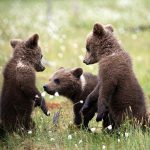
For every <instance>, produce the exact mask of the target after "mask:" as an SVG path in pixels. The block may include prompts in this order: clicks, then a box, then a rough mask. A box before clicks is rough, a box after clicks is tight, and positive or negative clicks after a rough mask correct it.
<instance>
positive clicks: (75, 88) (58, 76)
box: [43, 67, 98, 129]
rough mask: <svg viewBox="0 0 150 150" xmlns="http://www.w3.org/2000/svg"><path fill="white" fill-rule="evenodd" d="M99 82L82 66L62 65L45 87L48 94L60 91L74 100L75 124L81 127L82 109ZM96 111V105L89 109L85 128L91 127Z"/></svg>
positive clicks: (84, 122) (84, 123)
mask: <svg viewBox="0 0 150 150" xmlns="http://www.w3.org/2000/svg"><path fill="white" fill-rule="evenodd" d="M97 82H98V79H97V76H95V75H92V74H91V73H83V70H82V68H74V69H65V68H63V67H61V68H59V69H58V70H57V71H56V72H55V73H54V74H53V75H52V77H51V78H50V79H49V82H48V83H47V84H46V85H44V86H43V88H44V90H45V91H46V92H47V93H48V94H51V95H54V94H55V92H58V93H59V95H62V96H65V97H67V98H68V99H70V100H71V101H72V103H73V104H74V105H73V111H74V124H75V125H77V126H78V127H80V125H81V124H82V116H81V114H80V109H81V108H82V106H83V104H84V102H85V99H86V97H87V96H88V95H89V94H90V93H91V92H92V90H93V89H94V88H95V86H96V84H97ZM96 111H97V107H96V105H95V106H94V107H91V109H89V110H88V112H87V113H86V115H85V116H84V119H83V126H82V127H83V128H86V129H89V128H88V123H89V121H90V120H91V119H92V118H93V117H94V115H95V113H96Z"/></svg>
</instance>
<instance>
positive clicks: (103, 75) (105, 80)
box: [81, 24, 147, 127]
mask: <svg viewBox="0 0 150 150" xmlns="http://www.w3.org/2000/svg"><path fill="white" fill-rule="evenodd" d="M86 49H87V52H86V56H85V59H84V63H86V64H87V65H89V64H94V63H97V62H98V63H99V75H98V76H99V81H98V85H97V88H95V90H94V91H93V92H92V93H91V94H90V95H89V96H88V97H87V99H86V102H85V104H84V106H83V108H82V110H81V112H83V113H84V112H85V111H86V109H90V108H91V107H92V104H93V103H95V102H96V101H97V99H98V115H97V121H100V120H102V118H103V113H104V112H105V111H106V107H107V108H108V111H109V113H110V116H111V120H112V122H113V123H112V124H113V126H114V127H118V126H120V124H121V123H122V121H124V119H125V117H126V116H128V117H129V118H134V119H136V120H137V121H140V122H141V121H142V120H143V119H144V120H145V119H146V118H147V110H146V105H145V99H144V94H143V91H142V89H141V87H140V85H139V83H138V81H137V79H136V77H135V74H134V72H133V69H132V63H131V58H130V56H129V55H128V54H127V52H126V51H124V50H123V48H122V47H121V46H120V44H119V42H118V40H117V39H116V38H115V36H114V34H113V28H112V26H111V25H107V26H104V25H101V24H95V25H94V28H93V32H92V33H91V34H90V35H89V36H88V38H87V43H86Z"/></svg>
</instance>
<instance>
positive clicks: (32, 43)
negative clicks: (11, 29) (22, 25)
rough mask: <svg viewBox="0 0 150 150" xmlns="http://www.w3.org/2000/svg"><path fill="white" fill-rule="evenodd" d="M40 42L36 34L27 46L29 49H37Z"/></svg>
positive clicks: (28, 41)
mask: <svg viewBox="0 0 150 150" xmlns="http://www.w3.org/2000/svg"><path fill="white" fill-rule="evenodd" d="M38 40H39V35H38V34H34V35H32V36H31V37H30V38H29V39H28V40H27V41H26V46H27V47H29V48H35V47H37V46H38Z"/></svg>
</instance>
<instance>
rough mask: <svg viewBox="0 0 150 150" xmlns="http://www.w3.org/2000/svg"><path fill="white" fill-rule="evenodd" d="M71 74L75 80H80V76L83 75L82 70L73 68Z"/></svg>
mask: <svg viewBox="0 0 150 150" xmlns="http://www.w3.org/2000/svg"><path fill="white" fill-rule="evenodd" d="M71 73H72V74H73V75H74V76H75V77H76V78H80V76H81V75H82V73H83V69H82V68H75V69H73V70H72V71H71Z"/></svg>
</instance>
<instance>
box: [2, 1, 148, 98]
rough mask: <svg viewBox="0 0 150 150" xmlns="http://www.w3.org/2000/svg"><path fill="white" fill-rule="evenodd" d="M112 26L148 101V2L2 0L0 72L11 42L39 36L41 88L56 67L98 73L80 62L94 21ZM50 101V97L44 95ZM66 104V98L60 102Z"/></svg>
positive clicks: (6, 58)
mask: <svg viewBox="0 0 150 150" xmlns="http://www.w3.org/2000/svg"><path fill="white" fill-rule="evenodd" d="M96 22H99V23H103V24H112V25H113V27H114V30H115V34H116V35H117V37H118V39H119V40H120V41H121V42H122V46H123V47H124V48H125V50H126V51H128V52H129V54H130V55H131V57H132V59H133V67H134V71H135V73H136V76H137V78H138V79H139V82H140V84H141V86H142V87H143V89H144V92H145V95H146V98H147V100H148V99H149V97H150V1H149V0H132V1H131V0H113V1H112V0H105V1H104V0H0V72H1V75H0V77H1V80H0V86H1V85H2V81H3V80H2V79H3V78H2V70H3V68H4V65H5V64H6V62H7V61H8V59H9V58H10V56H11V54H12V48H11V47H10V44H9V41H10V40H11V39H13V38H21V39H26V38H28V37H29V36H31V35H32V34H34V33H38V34H39V36H40V46H41V48H42V51H43V55H44V60H43V61H44V64H45V66H46V70H45V71H44V72H43V73H37V86H38V88H39V89H40V90H41V92H42V91H43V89H42V86H43V85H44V84H45V83H46V82H47V81H48V78H49V77H50V76H51V74H52V73H53V72H54V71H56V69H57V68H59V67H61V66H64V67H67V68H72V67H82V68H84V70H85V71H89V72H92V73H94V74H97V69H98V68H97V64H95V65H91V66H86V65H85V64H83V63H82V60H83V57H84V54H85V39H86V36H87V34H88V33H89V32H90V31H91V30H92V28H93V25H94V23H96ZM46 97H47V100H49V99H50V97H49V96H48V95H46ZM61 99H62V100H63V98H61Z"/></svg>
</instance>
